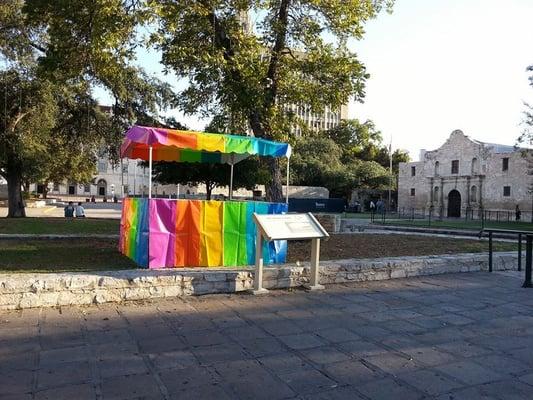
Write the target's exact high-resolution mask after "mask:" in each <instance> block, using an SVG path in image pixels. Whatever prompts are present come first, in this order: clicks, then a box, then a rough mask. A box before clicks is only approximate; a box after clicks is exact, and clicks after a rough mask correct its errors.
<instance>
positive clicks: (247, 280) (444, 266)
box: [0, 252, 517, 310]
mask: <svg viewBox="0 0 533 400" xmlns="http://www.w3.org/2000/svg"><path fill="white" fill-rule="evenodd" d="M320 264H321V265H320V283H322V284H333V283H345V282H362V281H375V280H383V279H393V278H406V277H413V276H421V275H434V274H444V273H456V272H473V271H486V270H487V269H488V255H487V254H459V255H447V256H426V257H395V258H382V259H366V260H355V259H350V260H336V261H323V262H321V263H320ZM516 266H517V254H516V252H513V253H495V254H494V263H493V268H494V270H507V269H516ZM253 275H254V272H253V270H252V269H250V268H246V269H244V268H243V269H216V270H215V269H207V268H206V269H195V270H183V269H172V270H138V269H137V270H127V271H109V272H92V273H57V274H54V273H34V274H0V310H2V309H22V308H31V307H52V306H67V305H82V304H97V303H106V302H122V301H127V300H143V299H152V298H158V297H176V296H190V295H203V294H209V293H235V292H242V291H245V290H249V289H251V288H252V287H253ZM308 281H309V264H308V263H305V264H303V265H302V266H298V265H283V266H278V267H269V268H265V270H264V282H263V285H264V287H265V288H268V289H281V288H289V287H297V286H301V285H303V284H305V283H308Z"/></svg>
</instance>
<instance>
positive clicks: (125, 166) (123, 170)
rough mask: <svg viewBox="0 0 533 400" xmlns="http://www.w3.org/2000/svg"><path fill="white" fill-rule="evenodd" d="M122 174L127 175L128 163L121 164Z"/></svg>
mask: <svg viewBox="0 0 533 400" xmlns="http://www.w3.org/2000/svg"><path fill="white" fill-rule="evenodd" d="M122 173H123V174H127V173H128V163H126V164H122Z"/></svg>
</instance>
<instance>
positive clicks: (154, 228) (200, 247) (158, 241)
mask: <svg viewBox="0 0 533 400" xmlns="http://www.w3.org/2000/svg"><path fill="white" fill-rule="evenodd" d="M290 154H291V147H290V145H288V144H286V143H277V142H273V141H268V140H265V139H259V138H254V137H248V136H237V135H223V134H212V133H203V132H190V131H179V130H171V129H162V128H150V127H143V126H134V127H132V128H131V129H130V130H129V131H128V132H127V133H126V138H125V140H124V143H123V144H122V147H121V156H122V157H123V158H124V157H127V158H133V159H141V160H146V161H149V176H150V185H149V187H148V198H125V199H124V200H123V203H122V218H121V222H120V242H119V249H120V251H121V253H122V254H124V255H126V256H128V257H129V258H131V259H132V260H134V261H135V262H136V263H137V264H139V265H140V266H142V267H145V268H173V267H220V266H228V267H229V266H244V265H250V264H253V263H254V261H255V251H256V250H255V249H256V246H255V240H256V226H255V223H254V221H253V218H252V215H253V213H254V212H255V213H258V214H280V213H286V212H287V211H288V205H287V204H288V168H287V194H286V196H287V197H286V198H287V202H286V203H265V202H256V201H232V200H231V199H232V191H233V166H234V164H236V163H238V162H239V161H242V160H244V159H245V158H247V157H249V156H250V155H259V156H271V157H287V158H289V157H290ZM153 161H178V162H209V163H228V164H230V166H231V179H230V182H231V183H230V190H229V195H230V196H229V197H230V201H214V200H187V199H178V200H173V199H153V198H152V190H151V189H152V188H151V186H152V185H151V176H152V162H153ZM286 254H287V242H286V241H276V242H272V243H267V244H265V245H264V246H263V257H264V260H265V263H283V262H285V258H286Z"/></svg>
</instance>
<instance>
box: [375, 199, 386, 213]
mask: <svg viewBox="0 0 533 400" xmlns="http://www.w3.org/2000/svg"><path fill="white" fill-rule="evenodd" d="M376 211H377V213H378V214H383V212H384V211H385V203H384V202H383V200H381V199H379V200H378V201H377V203H376Z"/></svg>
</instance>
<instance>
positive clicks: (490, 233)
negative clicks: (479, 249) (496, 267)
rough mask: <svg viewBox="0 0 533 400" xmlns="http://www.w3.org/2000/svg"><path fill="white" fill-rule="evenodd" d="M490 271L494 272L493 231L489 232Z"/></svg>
mask: <svg viewBox="0 0 533 400" xmlns="http://www.w3.org/2000/svg"><path fill="white" fill-rule="evenodd" d="M489 272H492V232H489Z"/></svg>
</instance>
